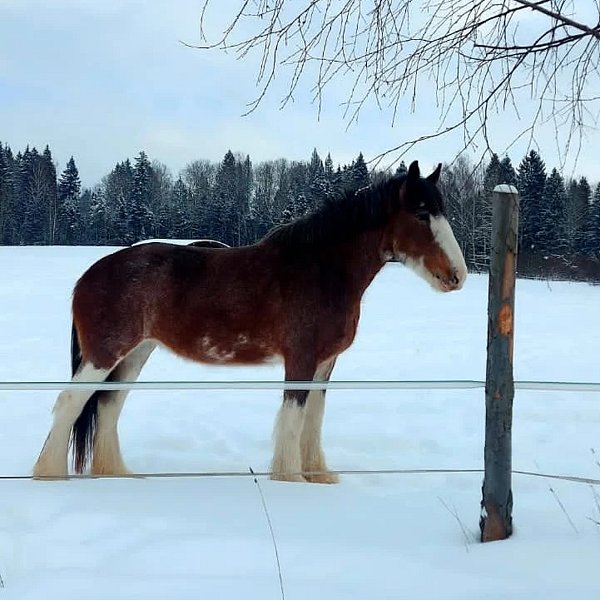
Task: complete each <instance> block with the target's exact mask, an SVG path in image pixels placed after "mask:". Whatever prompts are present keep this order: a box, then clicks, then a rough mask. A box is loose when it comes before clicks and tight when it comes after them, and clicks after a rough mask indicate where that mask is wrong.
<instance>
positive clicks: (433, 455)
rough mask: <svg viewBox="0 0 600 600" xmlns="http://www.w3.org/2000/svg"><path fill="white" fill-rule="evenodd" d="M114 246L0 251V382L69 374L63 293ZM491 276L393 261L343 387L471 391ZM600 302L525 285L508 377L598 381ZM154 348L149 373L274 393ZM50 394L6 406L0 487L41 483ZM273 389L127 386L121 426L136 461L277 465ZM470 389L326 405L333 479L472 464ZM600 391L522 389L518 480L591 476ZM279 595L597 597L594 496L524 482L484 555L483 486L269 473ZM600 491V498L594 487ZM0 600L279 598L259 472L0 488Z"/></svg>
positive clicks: (474, 428) (481, 362)
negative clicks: (428, 382) (307, 480)
mask: <svg viewBox="0 0 600 600" xmlns="http://www.w3.org/2000/svg"><path fill="white" fill-rule="evenodd" d="M109 251H110V249H107V248H52V249H48V248H6V247H0V277H1V279H0V380H2V381H19V380H22V381H35V380H38V381H55V380H64V379H67V378H68V375H69V336H70V315H69V310H70V307H69V299H70V294H71V289H72V286H73V284H74V282H75V280H76V278H77V277H78V276H79V275H80V274H81V273H82V271H83V270H84V269H85V268H86V267H87V266H88V265H89V264H91V263H92V262H93V261H94V260H96V259H97V258H99V257H100V256H102V255H104V254H105V253H107V252H109ZM486 296H487V278H485V277H482V276H471V277H470V278H469V279H468V281H467V283H466V286H465V288H464V290H463V291H461V292H459V293H454V294H449V295H441V294H437V293H434V292H433V291H431V290H430V289H429V288H428V287H427V285H426V284H425V283H423V282H422V281H421V280H419V279H417V278H416V277H415V276H414V275H413V274H412V273H410V272H409V271H407V270H405V269H404V268H403V267H401V266H400V265H396V264H390V265H388V266H387V267H386V268H385V269H384V270H383V272H382V273H381V274H380V275H379V276H378V277H377V278H376V279H375V282H374V283H373V284H372V286H371V288H370V289H369V290H368V292H367V294H366V296H365V299H364V306H363V316H362V320H361V325H360V329H359V334H358V337H357V339H356V342H355V344H354V345H353V346H352V348H351V349H350V350H348V351H347V352H346V353H345V354H344V355H343V356H342V357H341V358H340V360H339V361H338V365H337V367H336V370H335V371H334V375H333V379H334V380H335V379H338V380H348V379H350V380H352V379H363V380H369V379H371V380H379V379H483V378H484V375H485V346H486V326H487V322H486V306H487V298H486ZM599 308H600V287H592V286H588V285H585V284H567V283H550V284H547V283H545V282H532V281H519V282H518V286H517V313H516V319H517V323H516V343H515V376H516V378H517V379H535V380H543V379H553V380H569V381H574V380H579V381H595V380H599V379H600V367H599V366H598V365H599V364H600V362H599V355H600V311H599ZM281 378H282V370H281V368H280V367H277V366H268V367H261V368H224V367H220V368H215V367H211V368H208V367H204V366H200V365H195V364H192V363H187V362H184V361H182V360H180V359H178V358H176V357H173V356H172V355H169V354H168V353H167V352H164V351H163V352H156V353H155V355H153V356H152V358H151V359H150V362H149V364H148V365H147V367H146V369H145V370H144V372H143V375H142V379H146V380H155V379H164V380H174V379H182V380H201V379H210V380H216V379H225V380H247V379H272V380H280V379H281ZM54 399H55V393H54V392H0V474H1V475H25V474H28V473H29V472H30V470H31V467H32V465H33V462H34V460H35V458H36V456H37V453H38V451H39V449H40V447H41V444H42V442H43V440H44V438H45V436H46V433H47V431H48V427H49V425H50V416H51V415H50V409H51V407H52V404H53V402H54ZM278 403H279V394H278V393H277V392H275V391H256V390H252V391H236V392H231V391H230V392H224V391H210V392H202V391H186V392H179V391H178V392H136V393H133V394H132V395H131V397H130V400H129V401H128V403H127V404H126V406H125V409H124V412H123V416H122V419H121V425H120V432H121V444H122V449H123V453H124V456H125V459H126V461H127V463H128V466H129V467H130V468H131V469H132V470H133V471H136V472H150V471H181V472H184V471H228V470H229V471H244V470H247V469H248V468H249V467H252V468H253V469H254V470H255V471H261V470H266V469H267V468H268V465H269V460H270V453H271V443H270V435H271V428H272V422H273V418H274V415H275V412H276V410H277V408H278ZM483 425H484V398H483V391H482V390H473V391H450V392H449V391H341V390H340V391H332V392H330V393H329V394H328V408H327V414H326V423H325V431H324V446H325V449H326V453H327V458H328V461H329V464H330V466H331V467H332V468H334V469H395V468H398V469H411V468H451V469H454V468H455V469H478V468H481V466H482V454H483ZM599 433H600V395H597V394H596V395H595V394H592V393H587V394H585V393H577V394H576V393H572V392H552V393H541V392H517V396H516V398H515V417H514V438H513V447H514V463H513V465H514V468H515V469H522V470H535V471H542V472H550V473H560V474H570V475H583V476H590V477H600V466H599V465H598V464H596V457H595V455H594V454H593V452H592V449H596V450H597V451H598V460H600V439H599ZM260 486H261V490H262V492H263V494H264V497H265V501H266V505H267V507H268V514H269V516H270V518H271V521H272V524H273V529H274V533H275V538H276V541H277V548H278V552H279V558H280V562H281V572H282V578H283V586H284V589H285V598H286V599H287V600H293V599H299V600H306V599H309V598H319V599H321V598H322V599H324V600H333V599H340V600H341V599H357V600H366V599H370V598H373V599H388V598H389V599H392V598H393V599H398V598H410V599H411V600H415V599H420V598H424V599H429V598H432V599H433V598H435V599H437V598H444V599H450V598H460V599H473V600H475V599H477V600H478V599H483V598H486V599H498V600H500V599H507V598H527V599H528V600H531V599H537V598H539V599H544V600H547V599H563V598H565V599H567V598H568V599H577V600H579V599H587V598H590V599H592V598H594V599H596V598H599V597H600V578H598V572H597V568H598V564H599V563H600V525H598V524H597V523H596V522H595V521H600V509H599V503H598V502H596V496H595V492H594V490H593V488H592V487H591V486H588V485H582V484H575V483H568V482H564V481H549V480H545V479H539V478H531V477H525V476H522V475H515V476H514V480H513V490H514V496H515V506H514V520H515V533H514V536H513V537H512V538H511V539H510V540H508V541H505V542H498V543H493V544H486V545H482V544H479V543H478V541H477V540H478V533H479V530H478V519H479V501H480V496H481V491H480V486H481V475H479V474H458V475H453V474H429V475H360V476H359V475H347V476H345V477H343V479H342V483H340V484H339V485H338V486H318V485H309V484H286V483H279V482H271V481H269V480H266V479H261V480H260ZM598 494H600V490H598ZM0 575H1V576H2V579H3V582H4V587H3V588H2V587H0V600H3V599H4V598H6V599H9V598H10V599H11V600H13V599H14V600H30V599H31V600H45V599H49V600H54V599H55V598H56V599H58V598H60V599H61V600H70V599H75V598H80V597H85V598H87V599H90V600H91V599H98V600H106V599H109V598H110V599H111V600H117V599H138V598H139V599H144V600H154V599H156V600H163V599H167V598H168V599H171V598H173V599H188V598H189V599H197V598H207V599H209V598H210V599H213V598H214V599H216V598H235V599H238V598H244V599H247V600H254V599H260V600H266V599H271V598H272V599H276V598H281V592H280V588H279V580H278V574H277V568H276V560H275V555H274V549H273V543H272V540H271V536H270V533H269V529H268V524H267V519H266V515H265V511H264V510H263V506H262V503H261V496H260V490H259V489H258V487H257V485H256V484H255V483H254V482H253V481H252V479H251V478H237V479H233V478H209V479H207V478H204V479H161V480H154V479H139V480H88V481H68V482H36V481H0Z"/></svg>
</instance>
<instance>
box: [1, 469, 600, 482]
mask: <svg viewBox="0 0 600 600" xmlns="http://www.w3.org/2000/svg"><path fill="white" fill-rule="evenodd" d="M483 473H484V470H483V469H338V470H329V471H326V472H325V471H310V472H307V471H304V472H298V473H286V476H288V477H290V476H298V475H303V476H317V475H326V474H329V475H331V474H333V475H344V476H346V475H465V474H466V475H473V474H483ZM512 474H513V475H523V476H525V477H539V478H541V479H553V480H559V481H569V482H571V483H583V484H586V485H600V479H595V478H593V477H581V476H577V475H560V474H557V473H540V472H537V471H523V470H520V469H513V470H512ZM273 475H275V476H277V473H273V472H272V471H254V470H250V469H249V470H248V471H179V472H175V471H173V472H169V471H164V472H155V473H128V474H127V475H93V474H87V473H85V474H74V475H67V476H66V477H34V476H33V475H1V476H0V481H34V480H35V481H73V480H88V479H213V478H214V479H217V478H245V477H251V478H252V477H254V478H255V477H263V478H264V477H272V476H273Z"/></svg>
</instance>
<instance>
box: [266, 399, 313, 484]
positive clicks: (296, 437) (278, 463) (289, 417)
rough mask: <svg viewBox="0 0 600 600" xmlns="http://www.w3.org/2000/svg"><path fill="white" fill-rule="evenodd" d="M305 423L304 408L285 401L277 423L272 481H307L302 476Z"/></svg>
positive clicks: (274, 433)
mask: <svg viewBox="0 0 600 600" xmlns="http://www.w3.org/2000/svg"><path fill="white" fill-rule="evenodd" d="M303 421H304V408H302V407H300V406H297V405H296V404H295V402H293V401H291V402H290V401H284V402H283V404H282V406H281V408H280V409H279V413H278V415H277V420H276V421H275V431H274V432H273V435H274V438H275V450H274V454H273V463H272V465H271V471H272V473H273V475H271V478H272V479H278V480H280V481H305V479H304V477H302V475H300V473H301V471H302V460H301V457H300V435H301V433H302V423H303Z"/></svg>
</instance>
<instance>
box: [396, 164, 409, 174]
mask: <svg viewBox="0 0 600 600" xmlns="http://www.w3.org/2000/svg"><path fill="white" fill-rule="evenodd" d="M406 173H408V168H407V167H406V164H405V162H404V161H403V160H401V161H400V164H399V165H398V166H397V167H396V172H395V175H404V174H406Z"/></svg>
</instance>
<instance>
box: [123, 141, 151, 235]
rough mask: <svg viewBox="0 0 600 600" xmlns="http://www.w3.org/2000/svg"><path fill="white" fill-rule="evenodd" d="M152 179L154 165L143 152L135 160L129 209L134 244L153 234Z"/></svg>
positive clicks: (129, 233)
mask: <svg viewBox="0 0 600 600" xmlns="http://www.w3.org/2000/svg"><path fill="white" fill-rule="evenodd" d="M152 179H153V170H152V165H151V164H150V161H149V160H148V155H147V154H146V153H145V152H144V151H143V150H142V151H141V152H140V153H139V155H138V156H137V157H136V159H135V166H134V169H133V189H132V190H131V204H130V207H129V227H128V237H129V239H130V240H131V241H133V242H137V241H140V240H143V239H145V238H147V237H148V236H149V235H151V232H152V227H153V214H152V210H151V208H150V206H151V199H152Z"/></svg>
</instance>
